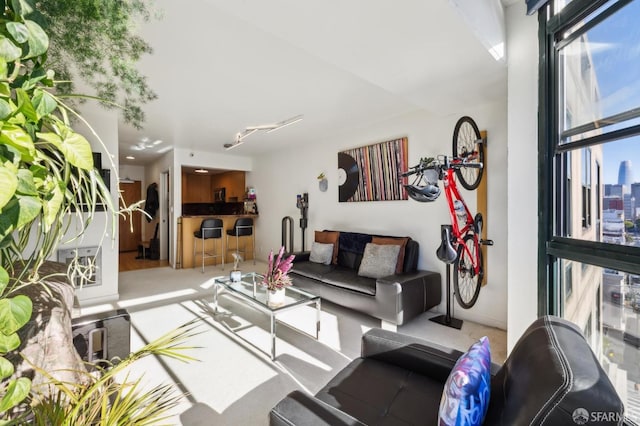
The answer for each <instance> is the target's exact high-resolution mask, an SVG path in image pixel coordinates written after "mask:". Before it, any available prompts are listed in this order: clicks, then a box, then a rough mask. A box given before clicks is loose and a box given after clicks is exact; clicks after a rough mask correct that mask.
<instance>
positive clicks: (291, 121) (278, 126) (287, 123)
mask: <svg viewBox="0 0 640 426" xmlns="http://www.w3.org/2000/svg"><path fill="white" fill-rule="evenodd" d="M303 118H304V116H302V115H297V116H295V117H292V118H290V119H288V120H284V121H281V122H279V123H276V127H274V128H273V129H269V130H268V131H267V133H271V132H275V131H276V130H280V129H282V128H283V127H287V126H291V125H292V124H294V123H297V122H298V121H302V119H303Z"/></svg>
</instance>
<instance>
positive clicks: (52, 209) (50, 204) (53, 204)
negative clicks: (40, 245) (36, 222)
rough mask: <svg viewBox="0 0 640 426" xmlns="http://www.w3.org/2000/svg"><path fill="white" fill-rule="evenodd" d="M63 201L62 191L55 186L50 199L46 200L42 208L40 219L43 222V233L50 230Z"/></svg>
mask: <svg viewBox="0 0 640 426" xmlns="http://www.w3.org/2000/svg"><path fill="white" fill-rule="evenodd" d="M63 201H64V191H63V190H62V189H61V188H60V186H59V185H56V186H55V187H54V188H53V191H52V192H51V197H50V198H49V199H47V200H46V201H45V202H44V204H43V205H42V208H43V209H44V211H43V212H44V217H43V218H42V219H43V221H44V226H45V229H44V231H45V232H48V231H49V230H50V229H51V224H53V221H54V220H56V216H57V214H58V212H59V211H60V206H61V205H62V202H63Z"/></svg>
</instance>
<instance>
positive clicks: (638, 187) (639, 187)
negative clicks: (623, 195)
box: [631, 182, 640, 207]
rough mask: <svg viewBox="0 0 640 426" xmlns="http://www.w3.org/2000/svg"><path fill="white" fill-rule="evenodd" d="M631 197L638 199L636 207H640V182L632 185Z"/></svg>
mask: <svg viewBox="0 0 640 426" xmlns="http://www.w3.org/2000/svg"><path fill="white" fill-rule="evenodd" d="M631 196H632V197H633V198H635V199H636V207H639V206H638V205H637V204H638V202H640V182H636V183H632V184H631Z"/></svg>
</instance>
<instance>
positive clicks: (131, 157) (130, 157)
mask: <svg viewBox="0 0 640 426" xmlns="http://www.w3.org/2000/svg"><path fill="white" fill-rule="evenodd" d="M124 158H126V159H127V160H135V159H136V157H134V156H133V155H127V156H126V157H124Z"/></svg>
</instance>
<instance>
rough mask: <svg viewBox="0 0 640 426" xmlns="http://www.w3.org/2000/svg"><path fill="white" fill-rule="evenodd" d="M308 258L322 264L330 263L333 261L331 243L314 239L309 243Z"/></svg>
mask: <svg viewBox="0 0 640 426" xmlns="http://www.w3.org/2000/svg"><path fill="white" fill-rule="evenodd" d="M309 260H310V261H311V262H315V263H322V264H323V265H330V264H331V263H332V261H333V244H324V243H318V242H316V241H314V242H313V244H312V245H311V253H310V254H309Z"/></svg>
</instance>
